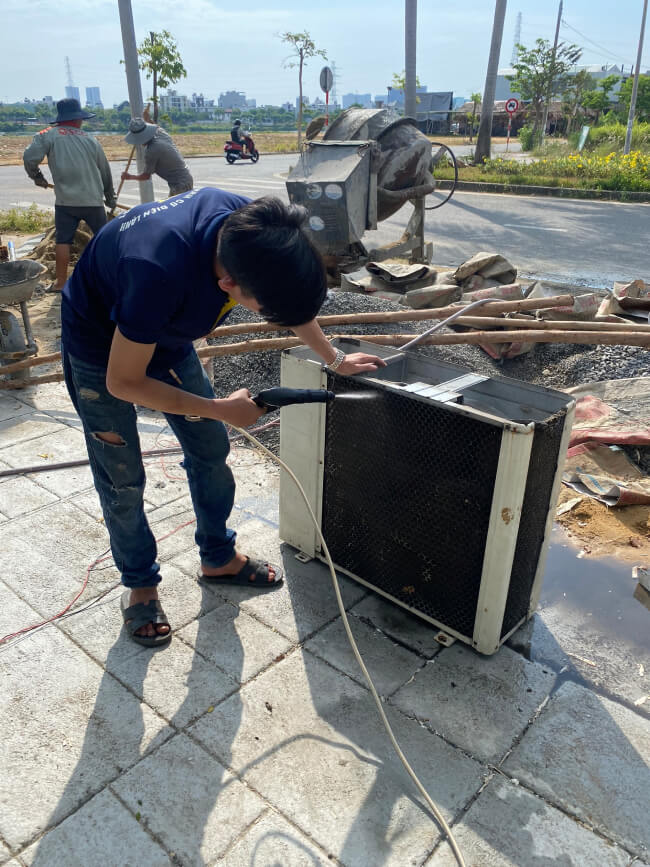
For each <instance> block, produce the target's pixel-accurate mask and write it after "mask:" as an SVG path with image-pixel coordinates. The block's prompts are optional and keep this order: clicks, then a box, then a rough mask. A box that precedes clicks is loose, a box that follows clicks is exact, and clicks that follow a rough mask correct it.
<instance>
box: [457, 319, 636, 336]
mask: <svg viewBox="0 0 650 867" xmlns="http://www.w3.org/2000/svg"><path fill="white" fill-rule="evenodd" d="M454 325H466V326H469V327H470V328H481V327H482V326H484V325H486V326H489V327H493V326H494V327H496V328H530V329H532V330H534V331H535V330H538V331H539V330H544V331H610V332H614V331H615V332H620V333H635V332H638V333H639V334H650V325H642V324H637V323H636V322H630V323H629V324H628V323H627V322H594V321H593V320H587V321H584V322H582V321H581V322H574V321H573V320H571V319H555V320H553V319H513V318H508V319H500V318H499V317H496V316H459V317H458V319H457V320H456V321H455V322H454Z"/></svg>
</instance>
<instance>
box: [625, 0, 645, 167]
mask: <svg viewBox="0 0 650 867" xmlns="http://www.w3.org/2000/svg"><path fill="white" fill-rule="evenodd" d="M647 13H648V0H643V15H642V16H641V33H640V35H639V49H638V51H637V55H636V69H635V70H634V82H633V83H632V96H631V98H630V113H629V114H628V116H627V132H626V133H625V147H624V148H623V153H624V154H629V152H630V149H631V147H632V127H633V126H634V113H635V111H636V95H637V92H638V90H639V74H640V72H641V55H642V53H643V37H644V35H645V19H646V15H647Z"/></svg>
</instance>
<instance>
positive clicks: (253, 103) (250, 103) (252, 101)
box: [246, 99, 257, 108]
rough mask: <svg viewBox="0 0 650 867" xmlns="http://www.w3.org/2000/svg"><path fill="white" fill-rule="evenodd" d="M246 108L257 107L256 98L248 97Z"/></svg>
mask: <svg viewBox="0 0 650 867" xmlns="http://www.w3.org/2000/svg"><path fill="white" fill-rule="evenodd" d="M246 108H257V100H256V99H247V100H246Z"/></svg>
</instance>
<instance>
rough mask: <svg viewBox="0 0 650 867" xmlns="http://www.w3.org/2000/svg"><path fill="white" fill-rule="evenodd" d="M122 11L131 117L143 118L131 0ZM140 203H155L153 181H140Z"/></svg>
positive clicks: (122, 2)
mask: <svg viewBox="0 0 650 867" xmlns="http://www.w3.org/2000/svg"><path fill="white" fill-rule="evenodd" d="M118 7H119V11H120V26H121V28H122V46H123V48H124V68H125V70H126V86H127V88H128V93H129V105H130V107H131V117H142V109H143V102H142V85H141V83H140V68H139V66H138V48H137V45H136V42H135V28H134V26H133V11H132V9H131V0H118ZM135 152H136V160H137V165H138V174H141V173H142V172H143V171H144V152H143V148H142V146H141V145H140V146H138V147H137V148H136V151H135ZM139 186H140V201H141V202H142V203H143V204H144V203H145V202H153V200H154V197H153V181H152V180H151V178H150V179H149V180H148V181H140V184H139Z"/></svg>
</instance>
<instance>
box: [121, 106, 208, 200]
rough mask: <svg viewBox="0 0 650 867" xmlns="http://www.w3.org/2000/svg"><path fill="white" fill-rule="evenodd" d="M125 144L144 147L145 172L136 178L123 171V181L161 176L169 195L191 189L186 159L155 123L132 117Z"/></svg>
mask: <svg viewBox="0 0 650 867" xmlns="http://www.w3.org/2000/svg"><path fill="white" fill-rule="evenodd" d="M124 141H126V142H128V143H129V144H132V145H143V146H144V171H142V172H141V173H140V174H139V175H132V174H129V172H123V173H122V180H124V181H148V180H149V178H150V177H151V176H152V175H160V177H161V178H162V179H163V180H165V181H167V183H168V184H169V195H170V196H179V195H180V194H181V193H187V192H188V191H189V190H191V189H192V187H193V186H194V180H193V178H192V175H191V174H190V172H189V169H188V168H187V165H186V164H185V160H184V159H183V157H182V156H181V154H180V151H179V150H178V148H177V147H176V145H175V144H174V142H173V141H172V138H171V136H170V135H169V133H166V132H165V130H164V129H162V127H160V126H158V124H156V123H147V122H146V121H145V120H144V119H143V118H141V117H134V118H132V119H131V122H130V123H129V131H128V133H127V135H126V136H125V137H124Z"/></svg>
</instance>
